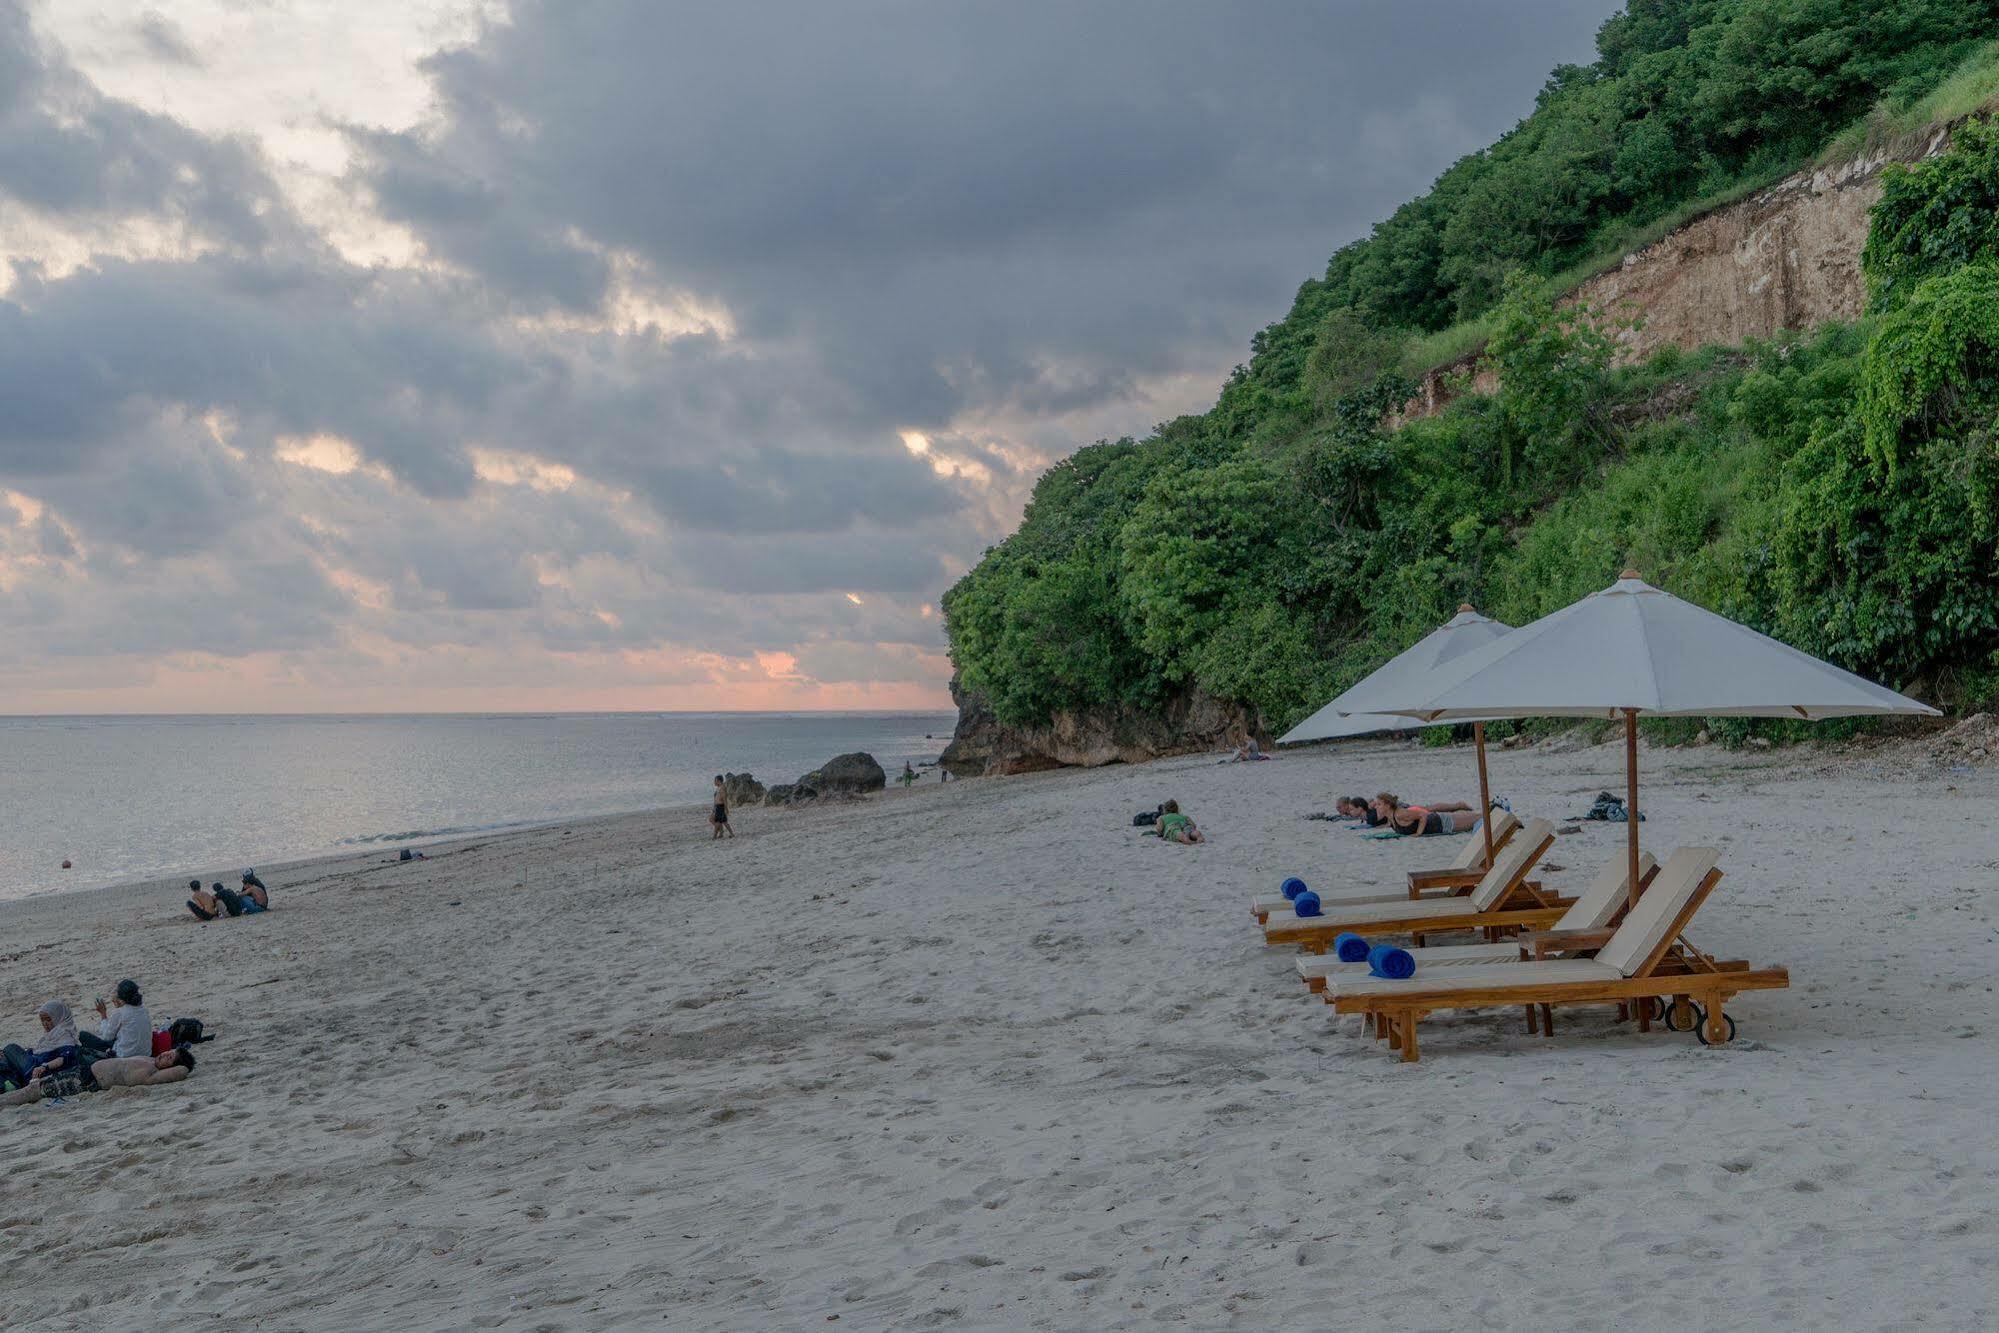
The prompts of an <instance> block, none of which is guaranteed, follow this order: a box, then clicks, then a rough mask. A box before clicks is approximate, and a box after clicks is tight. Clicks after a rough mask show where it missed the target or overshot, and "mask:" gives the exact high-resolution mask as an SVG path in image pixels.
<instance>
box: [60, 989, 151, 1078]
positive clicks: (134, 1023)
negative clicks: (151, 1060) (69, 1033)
mask: <svg viewBox="0 0 1999 1333" xmlns="http://www.w3.org/2000/svg"><path fill="white" fill-rule="evenodd" d="M111 995H112V998H111V1004H110V1006H109V1007H108V1008H107V1007H106V1006H105V1003H104V999H103V997H102V996H100V997H98V1001H97V1018H98V1023H97V1031H95V1032H80V1033H78V1034H77V1043H78V1045H80V1046H81V1047H82V1048H83V1049H84V1050H86V1051H88V1052H90V1053H91V1054H92V1055H99V1056H116V1057H118V1058H120V1059H129V1058H130V1057H132V1056H135V1055H151V1054H152V1051H153V1016H152V1015H151V1014H149V1013H147V1012H146V997H145V996H143V995H141V994H140V993H139V983H138V982H136V981H134V980H132V979H131V978H130V977H127V978H126V979H125V980H123V981H121V982H119V983H118V986H117V989H116V990H114V991H112V993H111Z"/></svg>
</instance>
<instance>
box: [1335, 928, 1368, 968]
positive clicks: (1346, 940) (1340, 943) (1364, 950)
mask: <svg viewBox="0 0 1999 1333" xmlns="http://www.w3.org/2000/svg"><path fill="white" fill-rule="evenodd" d="M1370 951H1371V946H1370V945H1369V944H1368V942H1367V941H1366V940H1364V939H1362V938H1361V937H1360V936H1358V935H1356V934H1354V933H1353V932H1352V931H1351V930H1348V931H1342V932H1341V933H1340V937H1339V938H1338V939H1336V940H1334V941H1333V952H1334V953H1335V954H1336V955H1338V956H1339V960H1340V961H1341V962H1342V963H1364V962H1366V961H1367V956H1368V953H1369V952H1370Z"/></svg>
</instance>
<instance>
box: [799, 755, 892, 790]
mask: <svg viewBox="0 0 1999 1333" xmlns="http://www.w3.org/2000/svg"><path fill="white" fill-rule="evenodd" d="M798 785H799V786H801V787H810V788H812V789H813V790H814V791H815V792H817V793H818V794H819V795H821V796H865V795H867V794H868V793H869V792H871V791H881V790H882V789H883V788H885V787H887V786H888V774H887V773H885V772H883V771H882V766H881V765H880V764H879V763H877V762H875V757H874V756H873V755H871V754H869V753H867V752H866V751H864V750H856V751H855V752H854V753H852V754H842V755H835V756H834V757H833V758H831V759H829V760H827V761H826V762H825V763H824V764H822V765H820V766H819V767H818V768H815V769H813V770H812V771H811V772H810V773H807V774H806V775H805V776H804V777H802V778H800V779H799V780H798Z"/></svg>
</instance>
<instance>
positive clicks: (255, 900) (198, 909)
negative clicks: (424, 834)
mask: <svg viewBox="0 0 1999 1333" xmlns="http://www.w3.org/2000/svg"><path fill="white" fill-rule="evenodd" d="M403 856H404V858H405V859H407V858H408V856H409V853H408V852H407V851H406V852H404V853H403ZM187 887H188V891H189V892H190V893H191V894H193V896H192V897H191V898H189V899H188V900H187V910H188V911H190V912H192V913H194V915H195V917H196V918H197V919H198V920H201V921H213V920H215V919H216V918H217V917H219V916H225V915H226V916H255V915H256V914H257V913H259V912H268V911H270V910H271V891H270V890H269V889H267V888H265V887H264V881H263V880H261V879H258V878H257V872H256V871H254V870H245V871H244V872H243V887H242V888H241V889H237V890H230V889H225V888H223V887H222V882H221V881H220V880H217V881H216V882H215V887H214V888H212V889H204V888H202V887H201V881H200V880H198V879H191V880H189V881H188V882H187Z"/></svg>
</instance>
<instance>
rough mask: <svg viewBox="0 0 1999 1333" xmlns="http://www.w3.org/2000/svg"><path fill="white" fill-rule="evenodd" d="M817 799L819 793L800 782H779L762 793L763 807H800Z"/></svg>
mask: <svg viewBox="0 0 1999 1333" xmlns="http://www.w3.org/2000/svg"><path fill="white" fill-rule="evenodd" d="M817 799H819V793H818V792H816V791H814V790H812V788H810V787H808V786H806V785H805V784H804V783H802V782H780V783H778V784H777V785H776V786H775V787H772V788H771V789H770V790H769V791H768V792H766V793H764V804H765V805H800V804H803V803H804V802H806V801H815V800H817Z"/></svg>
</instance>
